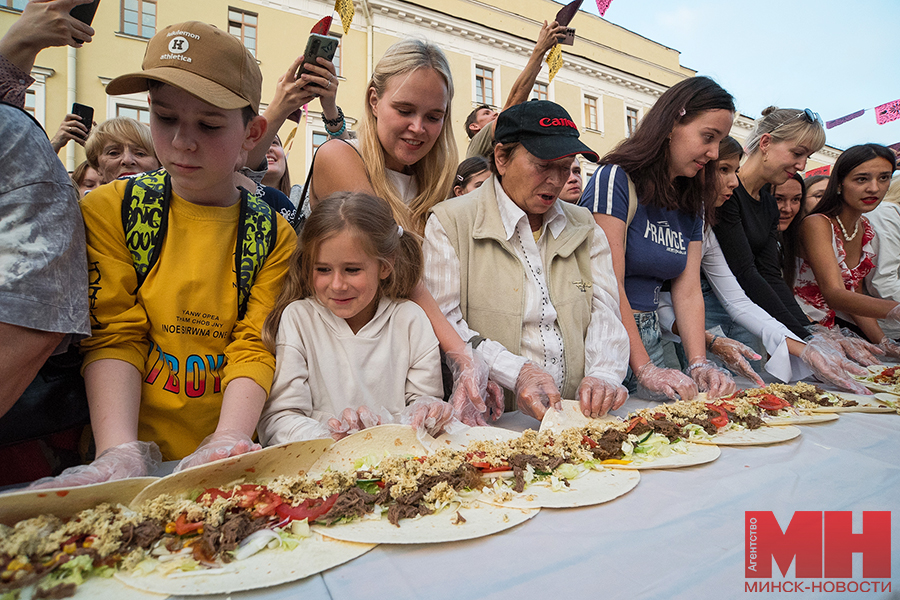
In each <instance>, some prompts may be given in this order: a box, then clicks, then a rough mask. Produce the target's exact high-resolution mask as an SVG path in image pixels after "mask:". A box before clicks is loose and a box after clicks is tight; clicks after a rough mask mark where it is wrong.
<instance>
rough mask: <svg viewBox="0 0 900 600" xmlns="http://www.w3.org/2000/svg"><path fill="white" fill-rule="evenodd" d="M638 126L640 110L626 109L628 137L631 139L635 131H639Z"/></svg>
mask: <svg viewBox="0 0 900 600" xmlns="http://www.w3.org/2000/svg"><path fill="white" fill-rule="evenodd" d="M637 124H638V109H636V108H631V107H630V106H628V107H626V108H625V131H626V134H627V135H628V137H631V134H633V133H634V130H635V129H637Z"/></svg>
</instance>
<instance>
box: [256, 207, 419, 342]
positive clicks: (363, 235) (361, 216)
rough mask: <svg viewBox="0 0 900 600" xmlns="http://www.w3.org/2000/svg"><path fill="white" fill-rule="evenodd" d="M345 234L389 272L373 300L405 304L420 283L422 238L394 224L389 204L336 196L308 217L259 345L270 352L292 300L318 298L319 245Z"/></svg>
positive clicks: (381, 281) (379, 285)
mask: <svg viewBox="0 0 900 600" xmlns="http://www.w3.org/2000/svg"><path fill="white" fill-rule="evenodd" d="M343 231H349V232H351V233H352V234H353V235H355V236H356V238H357V239H358V240H359V241H360V243H361V244H362V246H363V248H364V249H365V251H366V253H367V254H368V255H369V256H371V257H373V258H375V259H376V260H378V261H379V262H380V263H381V264H384V265H389V266H390V267H391V272H390V274H389V275H388V276H387V277H385V278H384V279H381V280H380V281H379V284H378V293H377V294H376V295H375V300H376V301H378V299H379V298H382V297H385V298H390V299H391V300H405V299H407V298H409V296H410V294H412V291H413V288H415V287H416V284H418V283H419V280H420V279H421V278H422V269H423V268H424V264H425V259H424V257H423V255H422V242H421V239H420V238H419V236H418V235H416V234H415V233H413V232H411V231H406V230H403V229H401V228H400V226H398V225H397V221H396V220H395V219H394V214H393V211H392V210H391V207H390V206H389V205H388V203H387V202H385V201H384V200H382V199H381V198H376V197H375V196H372V195H371V194H366V193H365V192H335V193H334V194H332V195H330V196H328V197H327V198H325V199H324V200H322V202H321V203H319V204H317V205H316V209H315V210H314V211H312V213H310V215H309V219H307V221H306V224H305V225H304V226H303V231H302V232H301V234H300V243H299V244H297V248H296V249H295V250H294V253H293V254H292V255H291V259H290V266H289V267H288V272H287V275H286V276H285V279H284V287H283V288H282V290H281V294H280V295H279V296H278V300H277V301H276V302H275V308H273V309H272V312H271V313H269V316H268V317H267V318H266V322H265V324H264V325H263V342H265V344H266V345H267V346H268V347H269V348H270V349H271V350H272V351H274V349H275V338H276V336H277V334H278V325H279V323H280V322H281V313H283V312H284V309H285V308H287V306H288V304H290V303H291V302H294V301H295V300H300V299H301V298H310V297H315V295H316V290H315V286H314V284H313V272H314V269H315V265H316V261H317V260H318V255H319V248H320V247H321V245H322V242H324V241H325V240H327V239H328V238H331V237H333V236H335V235H337V234H339V233H341V232H343Z"/></svg>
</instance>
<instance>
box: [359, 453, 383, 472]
mask: <svg viewBox="0 0 900 600" xmlns="http://www.w3.org/2000/svg"><path fill="white" fill-rule="evenodd" d="M379 464H381V459H380V458H379V457H377V456H375V455H374V454H369V455H368V456H363V457H362V458H358V459H356V460H355V461H354V462H353V468H354V469H356V470H357V471H374V470H375V469H377V468H378V465H379Z"/></svg>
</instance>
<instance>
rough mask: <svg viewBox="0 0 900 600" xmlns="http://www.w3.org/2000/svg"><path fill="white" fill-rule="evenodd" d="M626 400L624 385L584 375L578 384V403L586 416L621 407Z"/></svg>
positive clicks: (598, 415) (599, 415)
mask: <svg viewBox="0 0 900 600" xmlns="http://www.w3.org/2000/svg"><path fill="white" fill-rule="evenodd" d="M626 400H628V390H627V389H625V386H624V385H620V384H616V383H610V382H608V381H604V380H603V379H600V378H598V377H585V378H584V379H582V380H581V385H579V386H578V403H579V405H581V412H582V414H584V416H586V417H593V418H595V419H596V418H597V417H602V416H603V415H605V414H606V413H608V412H609V411H610V410H615V409H617V408H621V407H622V405H623V404H625V401H626Z"/></svg>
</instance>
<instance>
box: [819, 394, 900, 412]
mask: <svg viewBox="0 0 900 600" xmlns="http://www.w3.org/2000/svg"><path fill="white" fill-rule="evenodd" d="M835 395H836V396H839V397H840V398H844V399H845V400H854V401H856V403H857V405H856V406H820V407H818V408H811V409H808V410H809V412H813V413H842V412H864V413H892V412H894V409H893V408H891V407H890V406H885V403H884V402H880V401H879V398H878V397H879V396H884V395H886V396H890V395H891V394H883V393H882V394H875V395H874V396H863V395H862V394H848V393H846V392H840V393H839V394H835ZM894 398H897V397H896V396H894Z"/></svg>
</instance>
